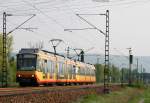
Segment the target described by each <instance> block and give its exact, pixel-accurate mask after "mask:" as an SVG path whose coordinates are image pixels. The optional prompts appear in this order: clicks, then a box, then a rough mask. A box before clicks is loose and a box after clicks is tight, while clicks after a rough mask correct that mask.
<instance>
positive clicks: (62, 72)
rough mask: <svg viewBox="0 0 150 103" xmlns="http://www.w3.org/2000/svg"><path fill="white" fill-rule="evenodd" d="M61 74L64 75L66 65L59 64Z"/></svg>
mask: <svg viewBox="0 0 150 103" xmlns="http://www.w3.org/2000/svg"><path fill="white" fill-rule="evenodd" d="M59 74H64V64H63V63H61V62H59Z"/></svg>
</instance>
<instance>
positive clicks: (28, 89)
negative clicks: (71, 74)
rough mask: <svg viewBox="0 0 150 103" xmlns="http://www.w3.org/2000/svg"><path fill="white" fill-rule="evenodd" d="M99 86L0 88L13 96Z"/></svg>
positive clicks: (3, 93)
mask: <svg viewBox="0 0 150 103" xmlns="http://www.w3.org/2000/svg"><path fill="white" fill-rule="evenodd" d="M98 86H100V85H82V86H53V87H52V86H51V87H16V88H0V96H11V95H21V94H22V95H23V94H31V93H42V92H53V91H67V90H72V89H85V88H92V87H98ZM101 87H102V86H101Z"/></svg>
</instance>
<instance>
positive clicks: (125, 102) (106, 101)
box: [76, 87, 150, 103]
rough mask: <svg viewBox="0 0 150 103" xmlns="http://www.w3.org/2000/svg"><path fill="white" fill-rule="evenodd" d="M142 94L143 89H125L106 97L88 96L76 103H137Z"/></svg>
mask: <svg viewBox="0 0 150 103" xmlns="http://www.w3.org/2000/svg"><path fill="white" fill-rule="evenodd" d="M143 92H144V89H142V88H131V87H127V88H124V89H122V90H121V91H116V92H112V93H110V94H106V95H102V94H101V95H98V94H95V95H88V96H86V97H84V98H82V99H80V100H79V101H78V102H76V103H138V102H139V101H140V100H141V99H142V95H143ZM149 97H150V94H149ZM149 99H150V98H149ZM146 101H147V100H146ZM145 103H150V102H145Z"/></svg>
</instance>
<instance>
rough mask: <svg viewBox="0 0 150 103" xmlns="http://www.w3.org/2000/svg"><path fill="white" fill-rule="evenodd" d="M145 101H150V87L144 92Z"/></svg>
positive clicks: (147, 102)
mask: <svg viewBox="0 0 150 103" xmlns="http://www.w3.org/2000/svg"><path fill="white" fill-rule="evenodd" d="M143 99H144V103H150V88H148V89H147V90H146V91H145V92H144V94H143Z"/></svg>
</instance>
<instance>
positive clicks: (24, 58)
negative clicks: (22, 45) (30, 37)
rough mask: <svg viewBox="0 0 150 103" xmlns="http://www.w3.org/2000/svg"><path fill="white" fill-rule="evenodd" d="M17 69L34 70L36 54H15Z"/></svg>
mask: <svg viewBox="0 0 150 103" xmlns="http://www.w3.org/2000/svg"><path fill="white" fill-rule="evenodd" d="M17 69H18V70H22V71H23V70H25V71H27V70H30V71H32V70H35V69H36V55H35V54H18V55H17Z"/></svg>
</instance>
